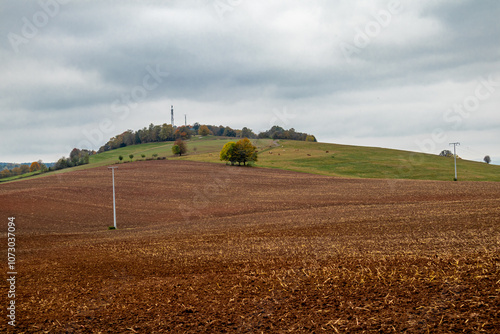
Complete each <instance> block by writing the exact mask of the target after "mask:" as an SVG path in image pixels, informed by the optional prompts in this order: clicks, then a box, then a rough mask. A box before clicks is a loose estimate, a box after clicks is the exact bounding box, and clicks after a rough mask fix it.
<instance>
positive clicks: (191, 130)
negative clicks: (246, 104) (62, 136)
mask: <svg viewBox="0 0 500 334" xmlns="http://www.w3.org/2000/svg"><path fill="white" fill-rule="evenodd" d="M196 135H199V136H210V135H212V136H217V137H234V138H250V139H256V138H259V139H267V138H268V139H289V140H301V141H313V142H315V141H316V138H315V137H314V136H313V135H309V134H306V133H302V132H297V131H295V129H293V128H291V129H289V130H285V129H284V128H282V127H280V126H273V127H272V128H271V129H269V130H268V131H264V132H260V133H259V134H255V133H254V132H253V131H252V130H251V129H249V128H247V127H244V128H243V129H241V130H239V129H232V128H231V127H229V126H222V125H219V126H216V125H207V124H204V125H201V124H200V123H195V124H194V125H192V126H191V125H183V126H179V127H173V126H172V125H171V124H166V123H165V124H163V125H154V124H153V123H151V124H150V125H149V127H144V128H142V129H140V130H137V131H132V130H127V131H125V132H123V133H122V134H119V135H117V136H115V137H113V138H111V139H110V140H109V141H108V142H107V143H106V144H104V145H103V146H101V147H100V148H99V151H98V153H102V152H106V151H110V150H115V149H117V148H121V147H126V146H130V145H138V144H145V143H154V142H164V141H176V140H178V139H181V140H187V139H190V138H191V137H192V136H196Z"/></svg>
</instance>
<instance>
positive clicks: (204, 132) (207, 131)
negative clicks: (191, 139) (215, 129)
mask: <svg viewBox="0 0 500 334" xmlns="http://www.w3.org/2000/svg"><path fill="white" fill-rule="evenodd" d="M198 134H199V135H200V136H208V135H209V134H210V129H209V128H208V126H206V125H202V126H200V128H199V129H198Z"/></svg>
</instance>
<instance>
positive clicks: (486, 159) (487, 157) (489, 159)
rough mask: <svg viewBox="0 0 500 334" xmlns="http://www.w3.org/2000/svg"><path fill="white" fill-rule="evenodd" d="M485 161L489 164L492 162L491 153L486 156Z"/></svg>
mask: <svg viewBox="0 0 500 334" xmlns="http://www.w3.org/2000/svg"><path fill="white" fill-rule="evenodd" d="M484 162H486V163H487V164H489V163H490V162H491V158H490V156H489V155H487V156H485V157H484Z"/></svg>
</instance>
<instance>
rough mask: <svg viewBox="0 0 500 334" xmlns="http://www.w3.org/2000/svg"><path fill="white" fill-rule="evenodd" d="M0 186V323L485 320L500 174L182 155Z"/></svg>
mask: <svg viewBox="0 0 500 334" xmlns="http://www.w3.org/2000/svg"><path fill="white" fill-rule="evenodd" d="M116 194H117V216H118V230H116V231H109V230H108V229H107V228H108V226H111V225H112V224H113V215H112V187H111V172H110V171H109V170H108V169H107V168H96V169H91V170H86V171H79V172H72V173H66V174H62V175H59V176H56V175H54V176H48V177H45V178H39V179H33V180H28V181H23V182H16V183H8V184H3V185H0V219H1V220H2V221H4V222H3V223H2V226H4V227H3V231H1V232H2V233H1V238H0V243H1V245H2V246H1V249H2V254H3V259H4V263H5V265H4V266H3V268H5V270H4V272H5V273H6V272H7V271H8V270H7V261H6V260H5V259H6V258H7V256H6V255H7V254H6V253H7V246H6V245H7V227H6V226H7V223H8V217H11V216H13V217H15V218H16V220H15V221H16V229H17V230H16V244H17V245H16V271H17V272H18V274H17V283H16V290H17V291H16V292H17V296H16V305H17V308H16V316H17V318H16V320H17V325H16V327H15V328H12V326H9V325H8V324H7V321H8V319H7V317H6V314H5V312H6V306H7V301H6V300H7V298H5V297H4V296H7V291H8V287H7V283H6V280H5V279H3V280H2V282H1V283H0V284H1V286H0V287H1V291H0V293H1V295H2V298H1V299H0V300H2V301H3V302H2V304H3V305H2V306H1V309H2V313H1V315H2V320H1V321H0V332H12V333H14V332H15V333H23V332H39V333H48V332H50V333H99V332H101V333H165V332H172V333H199V332H203V333H261V332H264V333H288V332H293V333H295V332H311V333H312V332H314V333H339V332H344V333H345V332H348V333H352V332H387V333H390V332H398V333H427V332H431V333H435V332H443V333H449V332H468V333H474V332H488V333H492V332H495V331H498V328H500V297H499V292H500V185H499V184H498V183H472V182H470V183H468V182H434V181H409V180H404V181H403V180H358V179H339V178H331V177H323V176H316V175H308V174H299V173H292V172H284V171H279V170H268V169H259V168H243V167H241V168H239V167H230V166H224V165H218V164H205V163H195V162H180V161H150V162H137V163H130V164H124V165H120V167H119V169H118V170H117V171H116Z"/></svg>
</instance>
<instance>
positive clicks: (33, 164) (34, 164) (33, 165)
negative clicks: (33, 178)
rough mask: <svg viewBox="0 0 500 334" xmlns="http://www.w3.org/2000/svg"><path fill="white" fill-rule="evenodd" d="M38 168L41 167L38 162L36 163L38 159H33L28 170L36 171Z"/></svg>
mask: <svg viewBox="0 0 500 334" xmlns="http://www.w3.org/2000/svg"><path fill="white" fill-rule="evenodd" d="M40 169H41V167H40V164H39V163H38V161H34V162H33V163H32V164H31V166H30V172H36V171H39V170H40Z"/></svg>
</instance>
